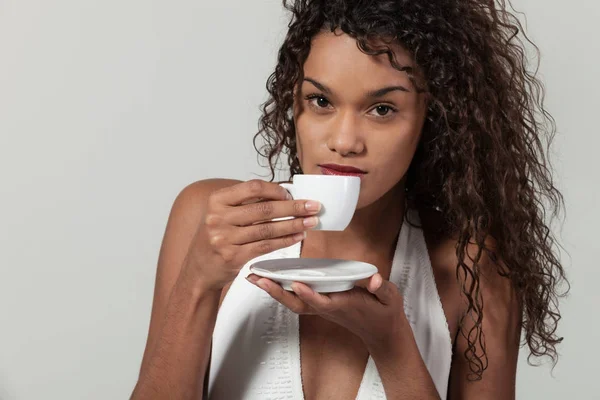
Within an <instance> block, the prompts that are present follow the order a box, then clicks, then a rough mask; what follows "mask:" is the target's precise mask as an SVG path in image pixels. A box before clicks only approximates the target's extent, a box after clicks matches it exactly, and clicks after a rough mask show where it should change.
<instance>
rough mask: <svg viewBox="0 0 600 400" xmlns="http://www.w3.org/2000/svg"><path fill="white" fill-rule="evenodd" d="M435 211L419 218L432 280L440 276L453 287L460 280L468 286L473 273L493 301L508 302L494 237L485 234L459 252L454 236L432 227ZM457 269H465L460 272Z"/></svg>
mask: <svg viewBox="0 0 600 400" xmlns="http://www.w3.org/2000/svg"><path fill="white" fill-rule="evenodd" d="M435 214H437V213H435ZM435 214H434V213H429V214H422V217H421V219H422V224H423V231H424V235H425V238H426V242H427V248H428V252H429V257H430V260H431V264H432V268H433V269H434V272H435V274H436V280H437V276H440V277H442V278H443V279H444V280H449V281H451V282H452V284H453V285H454V286H455V289H460V286H461V284H462V283H466V284H467V285H470V284H471V283H472V279H473V277H474V276H475V275H476V276H478V278H479V286H480V290H483V291H485V292H487V293H488V294H490V295H493V296H494V298H495V299H496V301H495V302H511V301H512V300H513V296H514V291H513V287H512V283H511V281H510V279H508V278H507V277H506V276H504V275H505V274H504V272H505V271H506V265H505V264H504V261H503V259H502V255H501V254H499V252H498V245H497V242H496V240H495V239H494V238H493V237H491V236H488V237H487V238H486V240H485V241H484V243H483V247H481V248H480V246H479V245H478V244H477V243H475V242H474V241H473V240H471V241H470V242H468V243H466V245H465V246H464V253H462V252H459V251H458V250H459V245H460V242H459V238H458V235H455V234H441V233H439V232H437V231H436V230H435V225H436V221H437V219H438V218H440V217H439V215H435ZM475 260H477V263H475ZM457 269H459V273H458V274H457ZM460 269H466V270H467V271H462V273H460ZM463 278H464V279H463ZM461 280H462V281H464V282H461ZM486 305H487V304H486Z"/></svg>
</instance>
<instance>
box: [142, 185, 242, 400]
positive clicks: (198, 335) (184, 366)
mask: <svg viewBox="0 0 600 400" xmlns="http://www.w3.org/2000/svg"><path fill="white" fill-rule="evenodd" d="M234 183H236V182H235V181H227V180H208V181H202V182H197V183H194V184H192V185H190V186H188V187H186V188H185V189H184V190H183V191H182V192H181V193H180V194H179V196H178V197H177V199H176V200H175V202H174V204H173V207H172V210H171V214H170V216H169V221H168V223H167V228H166V230H165V235H164V239H163V243H162V246H161V249H160V254H159V260H158V266H157V273H156V283H155V289H154V301H153V305H152V315H151V319H150V328H149V332H148V340H147V343H146V349H145V351H144V357H143V361H142V366H141V370H140V374H139V380H138V382H137V385H136V387H135V389H134V391H133V394H132V399H148V398H152V399H161V398H172V397H174V398H180V399H184V398H190V399H191V398H198V397H199V395H200V393H202V389H203V380H202V378H203V377H204V376H205V374H206V369H207V367H208V360H209V356H210V347H211V337H212V332H213V329H214V323H215V320H216V315H217V310H218V305H219V301H220V297H221V292H220V291H210V290H204V289H203V288H202V287H201V286H199V285H198V284H197V282H199V280H198V279H194V277H190V276H186V275H185V272H184V271H188V270H187V269H185V268H182V266H183V265H185V261H186V259H185V258H186V254H187V251H188V248H189V246H190V243H191V242H192V239H193V237H194V234H195V232H196V229H197V226H198V224H199V221H200V220H201V218H202V217H203V215H204V210H205V203H206V198H207V197H208V194H209V193H210V192H212V191H214V190H217V189H219V188H222V187H224V186H229V185H232V184H234ZM189 278H191V279H189ZM225 290H226V288H225ZM225 290H224V291H225Z"/></svg>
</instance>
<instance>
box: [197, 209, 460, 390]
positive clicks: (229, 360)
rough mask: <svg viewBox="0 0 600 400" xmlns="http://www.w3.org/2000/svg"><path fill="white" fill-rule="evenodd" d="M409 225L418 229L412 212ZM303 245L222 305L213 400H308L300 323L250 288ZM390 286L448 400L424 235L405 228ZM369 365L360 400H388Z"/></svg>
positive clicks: (440, 319) (442, 332)
mask: <svg viewBox="0 0 600 400" xmlns="http://www.w3.org/2000/svg"><path fill="white" fill-rule="evenodd" d="M409 219H410V220H411V221H413V222H415V223H417V224H418V223H419V219H418V214H417V213H416V212H411V215H410V218H409ZM299 256H300V243H297V244H295V245H293V246H291V247H288V248H285V249H281V250H277V251H275V252H273V253H270V254H266V255H264V256H261V257H258V258H256V259H254V260H251V261H250V262H248V263H247V264H246V265H245V266H244V267H243V268H242V270H241V271H240V273H239V275H238V276H237V278H236V279H235V280H234V281H233V283H232V284H231V287H230V289H229V291H228V293H227V295H226V296H225V299H224V300H223V303H222V305H221V309H220V310H219V314H218V315H217V322H216V326H215V330H214V334H213V348H212V358H211V364H210V376H209V385H208V393H209V399H211V400H237V399H244V400H246V399H248V400H249V399H252V400H254V399H256V400H276V399H277V400H279V399H281V400H283V399H294V400H296V399H299V400H303V399H304V395H303V390H302V372H301V367H300V335H299V322H298V321H299V318H298V315H297V314H295V313H293V312H291V311H290V310H289V309H287V308H286V307H285V306H283V305H281V304H280V303H278V302H277V301H276V300H274V299H273V298H271V297H270V296H269V295H268V294H267V293H265V292H264V291H262V290H261V289H259V288H257V287H255V286H254V285H252V284H250V283H249V282H248V281H246V279H245V277H246V276H248V274H249V273H250V270H249V267H250V265H251V264H252V263H253V262H255V261H258V260H266V259H274V258H286V257H299ZM390 281H391V282H393V283H395V284H396V285H397V286H398V287H399V288H400V291H401V293H402V294H403V296H404V312H405V314H406V316H407V318H408V321H409V323H410V326H411V328H412V330H413V334H414V337H415V340H416V342H417V346H418V348H419V352H420V353H421V357H422V358H423V361H424V362H425V365H426V366H427V369H428V371H429V373H430V375H431V377H432V378H433V382H434V384H435V387H436V388H437V390H438V393H439V394H440V397H441V398H442V400H443V399H446V392H447V388H448V377H449V374H450V364H451V361H452V345H451V340H450V333H449V330H448V324H447V322H446V317H445V315H444V311H443V309H442V304H441V301H440V298H439V295H438V292H437V288H436V285H435V280H434V276H433V271H432V268H431V262H430V260H429V255H428V252H427V247H426V244H425V239H424V237H423V231H422V230H421V229H419V228H416V227H414V226H412V225H410V224H409V223H408V222H407V221H404V223H403V225H402V228H401V230H400V235H399V237H398V243H397V245H396V252H395V254H394V259H393V262H392V270H391V275H390ZM385 398H386V396H385V392H384V389H383V384H382V382H381V378H380V377H379V373H378V372H377V367H376V366H375V363H374V361H373V359H372V358H371V357H369V359H368V361H367V366H366V369H365V373H364V375H363V379H362V382H361V385H360V389H359V391H358V394H357V397H356V399H357V400H367V399H385Z"/></svg>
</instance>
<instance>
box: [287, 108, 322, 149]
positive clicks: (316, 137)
mask: <svg viewBox="0 0 600 400" xmlns="http://www.w3.org/2000/svg"><path fill="white" fill-rule="evenodd" d="M294 126H295V129H296V151H297V154H298V158H300V160H302V157H303V156H304V157H310V154H311V151H313V150H314V148H315V147H316V146H318V144H319V143H320V141H322V137H323V135H322V133H321V131H322V129H323V126H322V125H321V124H318V123H314V122H313V123H311V122H310V118H307V117H306V116H305V115H304V114H302V115H300V116H299V117H298V118H297V119H296V120H295V121H294Z"/></svg>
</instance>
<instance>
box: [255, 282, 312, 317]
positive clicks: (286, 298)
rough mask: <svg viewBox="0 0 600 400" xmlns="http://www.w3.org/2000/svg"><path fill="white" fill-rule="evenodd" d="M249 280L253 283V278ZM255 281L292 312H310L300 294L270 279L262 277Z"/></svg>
mask: <svg viewBox="0 0 600 400" xmlns="http://www.w3.org/2000/svg"><path fill="white" fill-rule="evenodd" d="M249 281H250V282H251V283H252V280H250V279H249ZM255 282H256V283H255V285H256V286H258V287H259V288H261V289H262V290H264V291H265V292H267V293H268V294H269V296H271V297H272V298H274V299H275V300H277V301H278V302H280V303H281V304H283V305H284V306H286V307H287V308H289V309H290V310H291V311H292V312H294V313H296V314H308V313H309V312H310V309H309V308H308V306H307V305H306V304H305V303H304V302H303V301H302V300H300V299H299V298H298V296H296V295H295V294H294V293H291V292H288V291H287V290H285V289H283V288H282V287H281V286H280V285H279V284H277V283H275V282H273V281H271V280H270V279H267V278H260V279H258V280H256V281H255Z"/></svg>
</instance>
